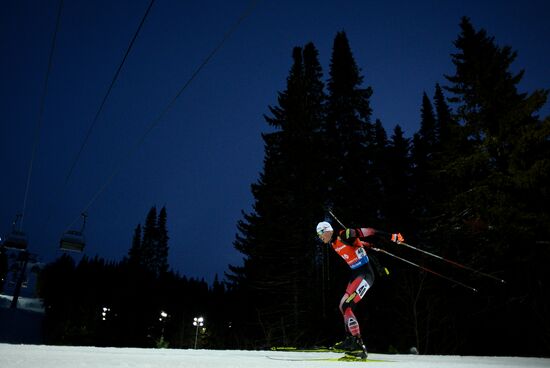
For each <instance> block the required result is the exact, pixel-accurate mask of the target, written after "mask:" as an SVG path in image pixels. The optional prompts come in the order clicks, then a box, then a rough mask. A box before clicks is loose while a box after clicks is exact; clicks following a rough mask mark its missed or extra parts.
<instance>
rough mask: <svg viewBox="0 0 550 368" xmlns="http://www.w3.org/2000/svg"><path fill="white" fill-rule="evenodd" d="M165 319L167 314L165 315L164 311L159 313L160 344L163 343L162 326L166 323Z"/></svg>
mask: <svg viewBox="0 0 550 368" xmlns="http://www.w3.org/2000/svg"><path fill="white" fill-rule="evenodd" d="M166 318H168V313H166V312H165V311H160V317H159V321H160V324H161V331H160V341H161V342H163V341H164V325H165V323H166Z"/></svg>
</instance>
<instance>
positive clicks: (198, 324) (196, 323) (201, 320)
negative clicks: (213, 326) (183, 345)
mask: <svg viewBox="0 0 550 368" xmlns="http://www.w3.org/2000/svg"><path fill="white" fill-rule="evenodd" d="M193 326H195V327H196V330H195V349H196V348H197V338H198V337H199V327H202V326H204V318H203V317H195V318H193Z"/></svg>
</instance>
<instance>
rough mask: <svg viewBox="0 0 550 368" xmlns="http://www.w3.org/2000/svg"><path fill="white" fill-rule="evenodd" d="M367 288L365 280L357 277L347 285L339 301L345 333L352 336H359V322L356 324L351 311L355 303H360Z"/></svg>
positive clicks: (362, 277)
mask: <svg viewBox="0 0 550 368" xmlns="http://www.w3.org/2000/svg"><path fill="white" fill-rule="evenodd" d="M369 288H370V285H369V283H368V282H367V280H365V278H364V276H363V275H359V276H357V277H355V278H354V279H353V280H352V281H351V282H350V283H349V284H348V286H347V288H346V293H345V294H344V296H343V297H342V300H341V301H340V312H341V313H342V316H343V317H344V323H345V326H346V331H348V332H349V333H350V334H351V335H352V336H357V337H360V336H361V331H360V328H359V322H357V318H356V317H355V314H354V313H353V311H354V310H355V306H356V305H357V303H359V301H361V299H362V298H363V297H364V296H365V293H366V292H367V290H369Z"/></svg>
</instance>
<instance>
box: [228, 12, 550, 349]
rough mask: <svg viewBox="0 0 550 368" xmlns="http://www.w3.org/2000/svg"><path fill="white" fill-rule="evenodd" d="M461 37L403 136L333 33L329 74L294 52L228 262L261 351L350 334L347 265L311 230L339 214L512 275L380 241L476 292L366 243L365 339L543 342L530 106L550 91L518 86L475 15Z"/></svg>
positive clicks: (545, 216)
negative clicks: (388, 126)
mask: <svg viewBox="0 0 550 368" xmlns="http://www.w3.org/2000/svg"><path fill="white" fill-rule="evenodd" d="M454 46H455V48H456V52H455V53H453V54H452V55H451V61H452V63H453V65H454V67H455V70H454V73H453V74H452V75H446V76H442V77H443V78H444V84H443V83H442V85H440V84H439V83H438V84H436V85H435V86H433V87H432V88H433V90H432V92H431V93H426V92H425V93H424V94H423V95H422V99H421V101H420V102H421V107H420V114H419V120H420V129H419V130H418V132H416V133H415V134H414V135H413V137H411V138H407V137H405V135H404V132H403V130H402V128H401V127H400V126H399V125H396V126H395V127H394V129H393V131H391V133H390V134H389V135H388V133H387V132H386V131H385V129H384V125H383V124H382V122H381V121H380V120H379V119H373V118H372V116H373V109H372V107H371V102H370V99H371V97H372V95H373V93H374V91H373V89H372V88H371V87H370V86H366V85H365V83H364V76H363V72H362V71H361V70H360V68H359V67H358V66H357V63H356V61H355V59H354V57H353V53H352V51H351V47H350V44H349V41H348V39H347V36H346V34H345V32H338V33H337V35H336V37H335V39H334V43H333V48H332V55H331V59H330V65H329V71H328V78H327V79H326V80H325V79H324V77H323V72H322V68H321V66H320V63H319V57H318V56H319V55H318V51H317V50H316V48H315V46H314V45H313V44H312V43H308V44H306V45H305V46H303V47H296V48H294V50H293V53H292V61H293V62H292V66H291V68H290V72H289V75H288V78H287V83H286V89H285V90H284V91H282V92H280V93H279V94H278V97H277V104H276V105H274V106H270V108H269V114H267V115H266V116H265V119H266V122H267V123H268V124H269V126H270V127H271V128H272V130H271V131H270V132H269V133H265V134H263V140H264V145H265V158H264V165H263V170H262V172H261V173H260V177H259V179H258V181H257V182H256V183H254V184H253V185H252V188H251V189H252V193H253V195H254V199H255V201H254V206H253V209H252V210H251V211H250V212H248V213H244V214H243V217H242V219H241V221H240V222H239V223H238V230H239V233H238V235H237V237H236V239H235V242H234V244H235V247H236V249H237V250H239V251H240V252H241V253H242V254H243V255H244V264H243V265H240V266H231V267H230V272H229V273H228V277H229V279H230V280H231V281H232V282H233V283H235V285H237V286H238V288H239V290H240V292H242V293H243V294H244V295H245V298H246V299H247V300H250V301H251V302H249V303H247V304H246V307H247V308H248V309H247V310H246V311H245V314H246V315H247V316H248V319H247V323H248V326H247V327H248V331H249V332H248V335H247V337H248V338H250V339H252V340H253V341H255V345H256V346H274V345H284V346H318V345H330V344H333V343H334V342H336V341H338V339H341V338H342V337H343V332H344V328H343V324H342V322H341V317H340V315H339V311H338V301H339V300H340V298H341V296H342V295H343V293H344V289H345V285H346V283H347V277H348V272H349V271H348V269H347V266H345V264H344V263H343V262H342V261H341V260H340V259H338V257H337V256H336V255H335V254H334V252H332V250H331V249H330V250H329V249H327V248H326V247H324V246H322V245H321V244H319V242H318V241H317V240H316V239H315V232H314V228H315V225H316V224H317V222H319V221H321V220H325V219H326V220H330V221H332V223H333V224H334V225H336V229H337V230H339V228H340V227H339V226H338V223H337V222H336V221H334V220H333V219H332V218H331V217H330V216H328V213H327V209H332V211H333V213H335V214H336V215H337V216H338V217H339V219H340V220H342V221H343V222H344V223H345V225H346V226H348V227H366V226H368V227H374V228H378V229H382V230H386V231H399V232H402V233H403V234H405V237H406V239H407V240H408V241H409V242H410V243H411V244H415V245H417V246H418V247H420V248H422V249H425V250H427V251H430V252H433V253H436V254H439V255H442V256H444V257H445V258H448V259H452V260H456V261H458V262H460V263H463V264H465V265H467V266H468V267H470V268H473V269H476V270H480V271H482V272H485V273H489V274H492V275H494V276H495V277H498V278H501V279H504V280H506V284H502V283H498V282H495V281H494V280H492V279H487V278H483V277H480V276H479V274H476V273H472V272H467V271H464V270H463V269H459V268H454V267H451V266H449V265H448V264H446V265H445V264H442V262H439V263H438V262H436V260H434V259H433V258H432V259H430V258H427V257H420V256H419V254H415V253H414V252H411V251H409V250H408V249H403V247H399V245H396V244H393V245H392V244H390V243H389V242H383V241H381V242H379V244H377V245H378V246H379V247H381V248H385V249H386V250H387V251H390V252H392V253H395V254H398V255H399V256H400V257H403V258H407V259H412V260H414V262H417V263H419V264H420V265H424V266H425V267H429V268H431V269H433V270H436V272H440V273H442V274H445V275H447V276H449V277H451V278H454V279H456V280H460V281H461V282H462V283H464V284H468V285H475V287H476V288H477V289H478V290H479V292H477V293H474V292H472V291H471V290H468V289H467V288H461V287H460V286H459V285H457V284H453V283H451V282H449V281H448V280H444V279H441V278H438V277H435V276H433V275H431V274H426V273H425V272H421V271H420V270H419V269H417V268H414V267H411V266H410V265H408V264H406V263H403V262H401V261H400V260H397V259H395V258H388V257H387V256H384V255H379V256H378V255H376V254H373V252H372V251H371V253H370V254H373V257H372V258H374V260H373V262H374V263H375V264H376V265H378V267H376V268H377V269H378V270H379V272H377V273H378V277H377V281H376V282H375V284H374V286H373V288H372V289H371V290H370V291H369V292H368V293H367V295H366V297H365V300H364V301H362V302H361V304H360V305H359V311H358V313H357V315H358V316H359V318H360V319H362V320H361V321H360V322H361V325H362V326H365V327H363V330H364V332H363V334H364V336H363V338H364V340H365V341H366V344H367V346H369V348H370V349H371V350H373V351H386V352H388V351H408V349H410V348H411V347H415V348H416V349H417V350H418V351H420V352H421V353H447V354H449V353H451V354H505V355H509V354H514V355H516V354H526V355H541V354H542V355H545V354H547V352H548V351H549V350H548V348H549V346H550V341H549V340H548V336H549V332H550V325H549V323H548V319H547V318H546V316H547V315H548V312H549V311H550V304H549V302H548V298H547V297H546V296H547V295H548V294H549V291H550V290H549V285H548V283H547V282H545V280H546V281H547V280H549V279H550V278H549V276H550V275H549V271H548V268H547V267H545V264H546V263H547V262H548V260H549V258H550V251H549V244H550V221H549V220H550V218H549V211H548V203H550V201H549V194H550V192H549V183H550V180H549V174H550V141H549V137H550V119H549V118H548V117H546V118H544V119H541V118H540V117H539V116H538V115H537V112H538V111H539V110H540V109H541V107H542V106H543V105H544V104H545V103H546V100H547V95H548V90H542V89H541V90H536V91H534V92H532V93H523V92H520V91H518V83H519V82H520V80H521V78H522V76H523V71H520V72H519V73H513V72H512V70H511V64H512V62H513V61H514V60H515V58H516V52H514V51H513V50H512V49H511V48H510V47H508V46H504V47H502V46H499V45H498V44H497V43H496V42H495V40H494V38H493V37H491V36H489V35H488V34H487V32H486V31H485V30H483V29H480V30H476V29H475V28H474V26H473V25H472V23H471V22H470V20H469V19H468V18H463V19H462V20H461V23H460V33H459V35H458V37H457V39H456V40H455V41H454ZM430 96H433V97H431V98H430ZM396 108H398V107H396ZM386 271H389V274H388V272H386Z"/></svg>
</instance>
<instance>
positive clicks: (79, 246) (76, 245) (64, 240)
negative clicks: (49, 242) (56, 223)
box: [59, 214, 86, 253]
mask: <svg viewBox="0 0 550 368" xmlns="http://www.w3.org/2000/svg"><path fill="white" fill-rule="evenodd" d="M82 217H83V219H84V220H83V222H82V228H81V229H80V231H78V230H69V231H67V232H65V233H64V234H63V236H62V237H61V240H60V241H59V248H60V249H61V250H64V251H71V252H78V253H81V252H82V251H83V250H84V247H85V246H86V239H85V238H84V227H85V226H86V214H82Z"/></svg>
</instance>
